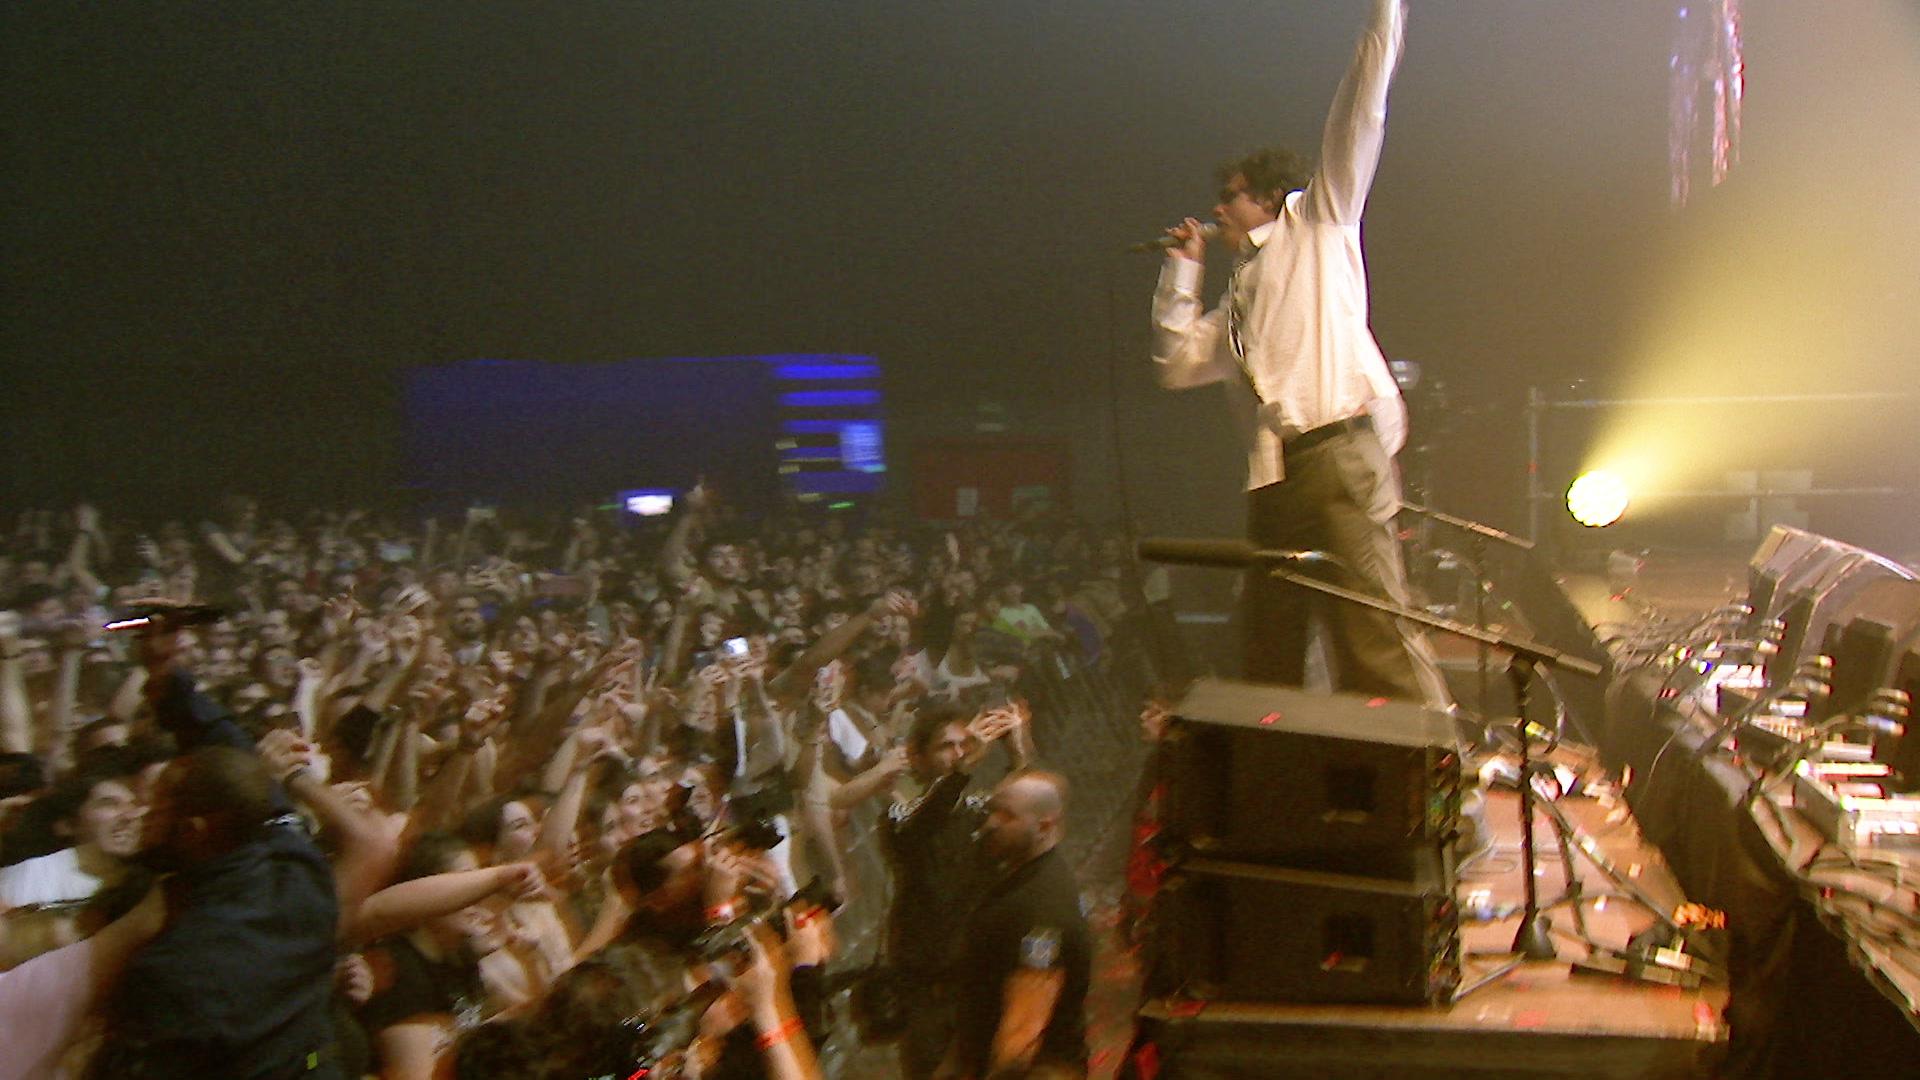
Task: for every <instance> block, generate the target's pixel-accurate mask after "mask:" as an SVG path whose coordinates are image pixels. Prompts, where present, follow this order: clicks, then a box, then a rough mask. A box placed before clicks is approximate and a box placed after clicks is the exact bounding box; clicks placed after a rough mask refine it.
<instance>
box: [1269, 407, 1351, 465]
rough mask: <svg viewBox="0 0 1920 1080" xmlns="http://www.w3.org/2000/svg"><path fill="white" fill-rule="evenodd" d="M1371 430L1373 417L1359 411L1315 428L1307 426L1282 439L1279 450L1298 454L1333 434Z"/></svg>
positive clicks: (1317, 444)
mask: <svg viewBox="0 0 1920 1080" xmlns="http://www.w3.org/2000/svg"><path fill="white" fill-rule="evenodd" d="M1372 430H1373V417H1372V416H1369V415H1368V414H1366V413H1361V414H1360V415H1359V416H1349V417H1347V418H1346V419H1345V420H1335V421H1334V422H1333V423H1331V424H1321V425H1320V426H1319V427H1317V428H1308V429H1307V430H1305V431H1303V432H1301V433H1300V434H1298V435H1295V436H1294V437H1293V438H1291V439H1285V440H1283V441H1282V442H1281V443H1280V451H1281V453H1283V454H1287V455H1293V454H1298V453H1300V452H1302V451H1304V450H1311V449H1313V448H1314V447H1316V446H1319V445H1320V444H1321V443H1323V442H1326V441H1327V440H1328V439H1331V438H1333V437H1334V436H1335V435H1345V434H1346V433H1347V432H1349V431H1372Z"/></svg>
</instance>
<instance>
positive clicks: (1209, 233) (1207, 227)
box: [1127, 221, 1220, 252]
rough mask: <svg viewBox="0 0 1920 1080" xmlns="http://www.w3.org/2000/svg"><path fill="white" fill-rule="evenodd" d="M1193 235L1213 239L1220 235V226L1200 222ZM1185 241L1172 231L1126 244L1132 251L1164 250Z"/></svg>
mask: <svg viewBox="0 0 1920 1080" xmlns="http://www.w3.org/2000/svg"><path fill="white" fill-rule="evenodd" d="M1194 235H1195V236H1198V237H1199V238H1200V239H1202V240H1212V239H1215V238H1216V237H1218V236H1219V235H1220V226H1219V225H1218V224H1216V223H1214V222H1211V221H1206V222H1202V223H1201V224H1200V228H1199V229H1197V230H1195V232H1194ZM1186 242H1187V238H1186V237H1184V236H1175V235H1174V234H1172V233H1166V234H1164V235H1162V236H1156V237H1154V238H1153V239H1152V240H1142V241H1140V242H1139V243H1137V244H1128V245H1127V250H1128V251H1132V252H1142V251H1165V250H1167V249H1168V248H1177V247H1179V246H1180V245H1182V244H1185V243H1186Z"/></svg>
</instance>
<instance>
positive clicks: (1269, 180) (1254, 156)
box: [1213, 146, 1313, 206]
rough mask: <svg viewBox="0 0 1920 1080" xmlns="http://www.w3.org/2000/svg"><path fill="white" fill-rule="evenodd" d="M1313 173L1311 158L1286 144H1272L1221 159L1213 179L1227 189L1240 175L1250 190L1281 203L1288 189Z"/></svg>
mask: <svg viewBox="0 0 1920 1080" xmlns="http://www.w3.org/2000/svg"><path fill="white" fill-rule="evenodd" d="M1312 175H1313V163H1312V162H1310V161H1308V160H1307V159H1306V158H1303V157H1301V156H1300V155H1299V154H1296V153H1294V152H1293V151H1292V150H1289V149H1287V148H1286V147H1284V146H1269V147H1265V148H1263V149H1260V150H1255V151H1253V152H1252V153H1250V154H1244V155H1242V156H1240V157H1237V158H1230V159H1228V160H1226V161H1223V162H1221V163H1220V164H1219V165H1217V166H1215V167H1214V170H1213V182H1214V183H1215V184H1216V185H1217V186H1218V187H1219V189H1220V190H1221V191H1222V192H1225V191H1226V189H1227V185H1228V184H1229V183H1232V182H1233V178H1234V177H1236V176H1237V177H1240V178H1241V179H1242V180H1243V181H1245V183H1246V187H1247V193H1248V194H1250V195H1252V196H1254V197H1255V198H1256V199H1259V198H1266V199H1271V200H1273V204H1274V205H1275V206H1278V205H1280V203H1281V202H1283V201H1285V199H1286V197H1287V192H1289V191H1295V190H1298V189H1300V188H1303V187H1306V186H1307V179H1308V177H1311V176H1312ZM1222 201H1225V200H1224V199H1223V200H1222Z"/></svg>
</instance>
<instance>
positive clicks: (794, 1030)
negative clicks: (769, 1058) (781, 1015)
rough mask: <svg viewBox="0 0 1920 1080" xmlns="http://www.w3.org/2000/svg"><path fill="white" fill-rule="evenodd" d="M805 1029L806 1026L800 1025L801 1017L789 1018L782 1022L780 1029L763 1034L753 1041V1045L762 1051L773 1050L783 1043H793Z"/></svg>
mask: <svg viewBox="0 0 1920 1080" xmlns="http://www.w3.org/2000/svg"><path fill="white" fill-rule="evenodd" d="M804 1027H805V1025H803V1024H801V1023H800V1018H799V1017H797V1016H789V1017H787V1018H786V1019H785V1020H782V1021H781V1022H780V1026H779V1027H777V1028H774V1029H773V1030H772V1031H763V1032H761V1033H760V1037H759V1038H758V1039H755V1040H754V1041H753V1045H754V1046H756V1047H758V1048H759V1049H761V1050H771V1049H773V1048H774V1047H776V1046H779V1045H780V1044H781V1043H784V1042H790V1041H792V1039H793V1037H794V1036H795V1035H798V1034H800V1032H801V1031H802V1030H803V1029H804Z"/></svg>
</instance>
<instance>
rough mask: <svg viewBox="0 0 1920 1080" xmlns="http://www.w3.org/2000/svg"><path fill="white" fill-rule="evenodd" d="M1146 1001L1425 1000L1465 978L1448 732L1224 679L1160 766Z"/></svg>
mask: <svg viewBox="0 0 1920 1080" xmlns="http://www.w3.org/2000/svg"><path fill="white" fill-rule="evenodd" d="M1161 769H1162V777H1163V780H1164V795H1163V801H1162V804H1161V825H1162V832H1161V840H1162V842H1163V851H1164V853H1165V854H1166V855H1167V857H1168V858H1169V860H1170V863H1171V867H1172V868H1171V871H1170V873H1169V874H1168V876H1167V878H1166V880H1165V882H1164V883H1163V886H1162V889H1161V893H1160V897H1159V901H1158V903H1157V905H1156V909H1155V919H1154V925H1155V937H1154V941H1155V948H1154V953H1153V955H1154V959H1153V964H1152V970H1151V971H1150V972H1149V973H1148V989H1149V992H1150V993H1153V994H1177V995H1182V996H1186V997H1193V998H1202V999H1207V998H1217V999H1222V1000H1234V1001H1252V1002H1320V1003H1328V1002H1372V1003H1387V1002H1397V1003H1408V1004H1413V1003H1422V1002H1431V1001H1437V1000H1441V999H1444V998H1446V997H1448V996H1450V995H1451V993H1452V991H1453V988H1454V986H1455V985H1457V984H1458V982H1459V972H1460V950H1459V921H1458V913H1457V911H1456V908H1455V904H1454V893H1455V885H1456V884H1457V877H1456V875H1455V872H1454V865H1453V854H1452V852H1453V838H1454V835H1455V833H1456V832H1457V831H1458V830H1459V827H1460V812H1461V801H1462V777H1461V765H1460V757H1459V753H1458V750H1457V748H1456V745H1455V736H1454V731H1453V725H1452V721H1451V720H1450V719H1449V718H1448V717H1446V716H1444V715H1443V714H1441V713H1438V712H1436V711H1433V710H1430V709H1425V708H1422V707H1420V706H1417V705H1412V704H1408V703H1406V702H1399V701H1389V700H1387V699H1385V698H1363V697H1357V696H1353V695H1326V694H1310V693H1306V692H1304V691H1300V690H1292V689H1285V688H1281V687H1272V686H1260V685H1254V684H1248V683H1231V682H1221V681H1214V680H1207V681H1202V682H1201V683H1199V684H1197V685H1196V686H1195V687H1194V689H1193V691H1192V692H1191V693H1189V694H1188V696H1187V697H1186V699H1185V700H1184V701H1182V702H1181V704H1180V706H1179V708H1178V709H1177V710H1176V715H1175V718H1174V719H1173V721H1172V722H1171V724H1170V726H1169V728H1168V731H1167V735H1166V738H1165V740H1164V742H1163V752H1162V756H1161Z"/></svg>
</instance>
